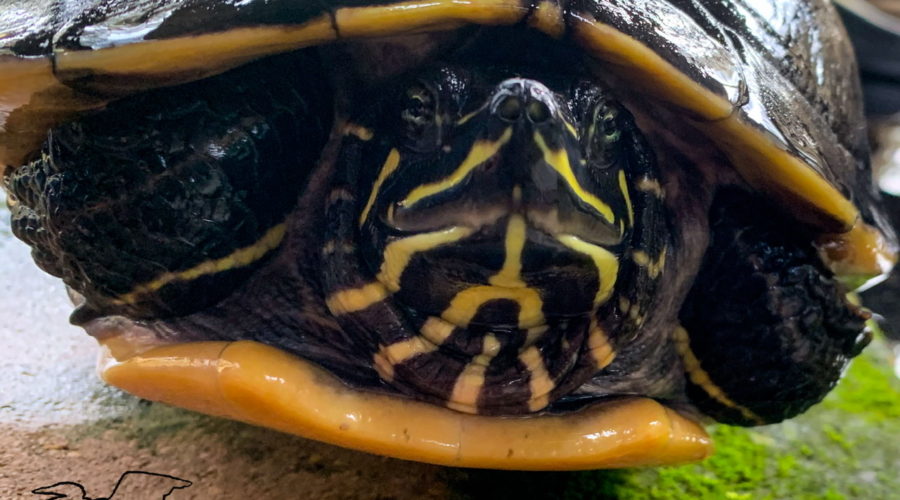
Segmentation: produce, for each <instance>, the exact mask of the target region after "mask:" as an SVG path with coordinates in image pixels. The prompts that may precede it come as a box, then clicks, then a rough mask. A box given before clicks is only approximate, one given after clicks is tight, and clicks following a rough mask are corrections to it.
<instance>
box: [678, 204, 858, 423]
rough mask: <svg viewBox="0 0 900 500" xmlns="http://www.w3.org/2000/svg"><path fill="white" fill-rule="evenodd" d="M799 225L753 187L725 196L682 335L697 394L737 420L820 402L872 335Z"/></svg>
mask: <svg viewBox="0 0 900 500" xmlns="http://www.w3.org/2000/svg"><path fill="white" fill-rule="evenodd" d="M811 241H812V237H811V235H810V234H809V233H807V231H806V230H805V229H804V228H802V227H799V226H798V224H796V223H793V222H791V221H789V220H787V219H786V218H785V217H784V215H783V214H780V213H779V212H777V211H776V210H774V209H772V208H769V207H768V206H767V205H766V201H765V200H764V199H762V198H757V197H754V196H752V195H749V194H746V193H743V192H731V191H729V192H727V193H723V194H722V195H720V196H719V197H717V199H716V201H715V202H714V204H713V208H712V210H711V211H710V243H709V248H708V249H707V252H706V256H705V257H704V261H703V265H702V267H701V269H700V271H699V274H698V275H697V279H696V281H695V282H694V286H693V288H692V290H691V292H690V293H689V295H688V298H687V300H686V301H685V304H684V306H683V307H682V310H681V313H680V320H681V324H682V325H683V328H678V329H676V333H675V338H674V340H675V344H676V347H678V351H679V353H680V354H681V358H682V361H683V364H684V368H685V373H686V378H687V393H688V396H689V397H690V398H691V400H692V402H693V403H694V404H695V405H696V406H697V407H698V408H699V409H700V410H701V411H703V412H704V413H706V414H707V415H709V416H711V417H713V418H714V419H716V420H718V421H720V422H723V423H728V424H738V425H760V424H766V423H774V422H779V421H781V420H784V419H787V418H790V417H793V416H795V415H797V414H800V413H802V412H804V411H805V410H806V409H808V408H809V407H810V406H812V405H814V404H816V403H818V402H819V401H821V400H822V398H824V397H825V395H826V394H827V393H828V392H829V391H830V390H831V389H832V388H833V387H834V386H835V384H836V383H837V381H838V379H839V378H840V376H841V374H842V373H843V371H844V368H845V367H846V365H847V363H848V362H849V360H850V358H852V357H853V356H855V355H857V354H858V353H859V352H860V351H861V349H862V348H863V347H864V346H865V345H866V344H867V343H868V340H869V336H868V333H867V332H866V329H865V320H866V319H867V317H868V313H867V312H866V311H865V310H863V309H862V308H859V307H856V306H854V305H852V304H850V303H849V302H848V301H847V299H846V292H847V291H846V290H845V289H844V288H843V287H842V285H841V284H840V283H839V282H838V281H836V279H835V278H834V277H833V276H832V274H831V273H830V272H829V271H828V270H827V269H826V268H825V267H824V266H823V265H822V263H821V261H820V260H819V257H818V255H817V253H816V250H815V248H814V247H813V245H812V243H811Z"/></svg>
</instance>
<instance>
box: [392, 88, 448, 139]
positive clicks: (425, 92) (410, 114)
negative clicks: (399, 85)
mask: <svg viewBox="0 0 900 500" xmlns="http://www.w3.org/2000/svg"><path fill="white" fill-rule="evenodd" d="M401 106H402V108H401V109H402V111H401V112H400V119H401V122H402V128H403V134H404V135H405V137H406V139H407V140H408V145H409V146H410V147H411V148H412V149H414V150H417V151H421V150H430V149H433V148H435V147H436V146H437V145H438V139H439V138H440V133H439V130H438V129H439V127H438V124H437V120H436V119H435V117H436V116H437V112H438V109H437V97H436V96H435V92H434V91H433V90H432V89H431V88H430V87H429V86H427V85H425V84H424V83H422V82H416V83H414V84H413V85H411V86H409V87H408V88H407V89H406V92H405V93H404V94H403V97H402V105H401Z"/></svg>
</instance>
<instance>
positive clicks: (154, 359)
mask: <svg viewBox="0 0 900 500" xmlns="http://www.w3.org/2000/svg"><path fill="white" fill-rule="evenodd" d="M108 333H109V335H108V336H107V337H106V338H104V339H101V340H100V342H101V345H102V347H103V349H102V354H101V359H100V361H99V363H98V368H99V371H100V374H101V376H102V378H103V379H104V380H105V381H106V382H107V383H109V384H111V385H114V386H116V387H119V388H122V389H124V390H126V391H128V392H130V393H132V394H135V395H137V396H139V397H143V398H145V399H149V400H154V401H162V402H165V403H168V404H173V405H176V406H180V407H183V408H188V409H192V410H196V411H200V412H204V413H207V414H212V415H219V416H224V417H229V418H232V419H236V420H240V421H244V422H247V423H251V424H255V425H262V426H266V427H270V428H274V429H277V430H280V431H283V432H287V433H291V434H296V435H300V436H303V437H307V438H311V439H316V440H320V441H325V442H329V443H332V444H336V445H339V446H344V447H349V448H354V449H358V450H362V451H366V452H371V453H377V454H382V455H388V456H393V457H396V458H401V459H407V460H417V461H423V462H429V463H434V464H439V465H447V466H458V467H477V468H495V469H517V470H583V469H596V468H615V467H633V466H645V465H670V464H678V463H685V462H692V461H697V460H702V459H703V458H705V457H707V456H709V455H710V454H711V453H712V442H711V440H710V438H709V436H708V435H707V434H706V432H705V431H704V430H703V428H702V427H701V426H700V425H698V424H697V423H695V422H693V421H691V420H689V419H687V418H685V417H684V416H682V415H680V414H679V413H677V412H675V411H673V410H671V409H669V408H667V407H665V406H663V405H661V404H659V403H657V402H655V401H654V400H651V399H649V398H641V397H627V398H619V399H610V400H605V401H602V402H600V403H597V404H594V405H592V406H590V407H586V408H583V409H582V410H579V411H576V412H572V413H567V414H562V415H552V414H541V415H534V416H530V417H528V418H497V417H486V416H480V415H468V414H463V413H459V412H455V411H453V410H449V409H446V408H441V407H437V406H433V405H429V404H426V403H422V402H417V401H412V400H409V399H403V398H401V397H398V396H392V395H384V394H378V393H372V392H363V391H359V390H356V389H352V388H349V387H348V386H346V385H344V384H343V383H342V382H340V381H339V380H338V379H337V378H335V377H334V376H333V375H331V374H329V373H327V372H326V371H324V370H322V369H321V368H318V367H317V366H315V365H313V364H312V363H310V362H308V361H305V360H303V359H301V358H298V357H295V356H293V355H291V354H288V353H286V352H284V351H281V350H279V349H276V348H274V347H270V346H267V345H264V344H261V343H257V342H253V341H236V342H221V341H207V342H193V343H179V344H164V345H159V344H158V341H155V342H150V343H148V342H147V341H146V340H144V339H142V335H141V334H140V331H139V329H137V330H120V331H117V332H108Z"/></svg>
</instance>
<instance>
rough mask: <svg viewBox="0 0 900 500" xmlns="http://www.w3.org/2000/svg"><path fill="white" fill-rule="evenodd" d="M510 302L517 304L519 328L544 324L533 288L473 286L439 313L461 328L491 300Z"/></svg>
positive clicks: (542, 303)
mask: <svg viewBox="0 0 900 500" xmlns="http://www.w3.org/2000/svg"><path fill="white" fill-rule="evenodd" d="M500 299H506V300H512V301H514V302H516V303H518V304H519V318H518V320H519V328H532V327H535V326H539V325H543V324H544V313H543V311H542V310H541V308H542V307H543V305H544V302H543V301H542V300H541V296H540V294H539V293H538V292H537V291H536V290H534V289H533V288H506V287H500V286H474V287H471V288H467V289H465V290H463V291H461V292H459V293H458V294H456V296H455V297H453V300H452V301H450V306H449V307H447V309H445V310H444V312H443V313H441V317H442V318H444V319H445V320H446V321H449V322H450V323H453V324H454V325H458V326H461V327H466V326H469V322H471V321H472V318H474V317H475V315H476V314H477V313H478V309H479V308H480V307H481V306H482V305H484V304H485V303H487V302H489V301H491V300H500Z"/></svg>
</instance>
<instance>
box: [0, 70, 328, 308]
mask: <svg viewBox="0 0 900 500" xmlns="http://www.w3.org/2000/svg"><path fill="white" fill-rule="evenodd" d="M315 64H316V62H315V59H314V58H311V57H303V56H297V55H288V56H280V57H278V58H276V59H274V60H269V61H265V62H264V63H259V64H254V65H250V66H247V67H245V68H241V69H238V70H235V71H233V72H231V73H229V74H226V75H223V76H221V77H219V78H217V79H215V80H213V81H210V82H199V83H195V84H187V85H184V86H181V87H177V88H175V89H161V90H158V91H155V92H151V93H148V94H146V95H142V96H139V97H136V98H133V99H129V100H124V101H119V102H116V103H114V104H111V105H110V106H109V107H108V108H107V109H106V110H104V111H103V112H102V113H98V114H96V115H91V116H85V117H83V118H81V119H80V120H78V121H75V122H71V123H68V124H66V125H63V126H61V127H59V128H57V129H55V130H53V131H51V133H50V135H49V138H48V141H47V145H46V146H45V148H44V153H43V155H42V157H41V158H40V159H38V160H36V161H34V162H32V163H31V164H29V165H25V166H23V167H21V168H19V169H18V170H16V172H15V173H14V174H13V175H12V176H11V177H10V178H8V179H7V182H8V187H9V192H10V195H11V199H12V200H13V206H12V219H13V222H12V229H13V232H14V233H15V234H16V236H18V237H19V238H21V239H22V240H24V241H25V242H26V243H28V244H30V245H31V246H32V247H33V256H34V258H35V261H36V262H37V263H38V265H39V266H41V268H42V269H44V270H45V271H47V272H49V273H50V274H53V275H55V276H59V277H61V278H63V281H65V283H66V284H67V285H69V286H70V287H72V288H73V289H75V290H77V291H78V292H79V293H80V294H82V295H83V296H84V297H85V299H86V303H85V304H84V305H83V306H82V307H81V308H80V309H79V311H78V312H77V313H76V316H75V321H76V322H77V323H80V322H83V321H86V320H89V319H92V318H93V317H97V316H101V315H107V314H127V315H128V316H131V317H136V318H148V317H166V316H172V315H181V314H186V313H189V312H193V311H196V310H199V309H202V308H204V307H206V306H208V305H210V304H213V303H215V302H216V301H218V300H220V299H222V298H223V297H224V296H226V295H227V294H228V293H230V292H231V291H232V290H233V289H234V287H235V286H237V285H238V284H239V283H240V282H242V281H244V280H245V279H246V277H247V275H248V273H249V272H250V271H251V270H252V269H254V268H255V267H256V266H253V265H251V266H245V267H242V268H240V269H235V270H230V271H226V272H223V273H217V274H215V275H210V276H205V277H201V278H200V279H196V280H191V281H180V282H173V283H171V284H169V285H166V286H164V287H162V288H161V289H160V290H158V291H156V292H148V293H141V294H139V297H138V298H137V299H136V300H135V301H133V302H132V303H128V304H120V303H117V302H116V300H117V299H118V298H120V297H122V296H123V295H125V294H128V293H129V292H132V290H134V289H135V288H136V287H138V286H140V285H142V284H146V283H149V282H151V281H153V280H154V279H156V278H157V277H159V276H161V275H163V274H164V273H167V272H178V271H184V270H187V269H190V268H192V267H193V266H195V265H197V264H199V263H201V262H202V261H204V260H210V259H220V258H223V257H226V256H228V255H229V254H230V253H232V252H233V251H234V250H235V249H238V248H242V247H246V246H249V245H252V244H254V243H255V242H256V241H257V240H259V239H260V238H261V237H262V236H263V235H264V234H265V233H266V232H267V231H269V230H270V229H271V228H272V227H273V226H276V225H278V224H280V223H282V222H283V221H284V219H285V217H286V216H287V213H288V212H289V211H290V210H291V209H292V208H293V207H294V205H295V203H296V197H297V194H298V192H299V191H300V189H302V186H303V185H304V184H305V183H306V182H307V177H308V175H309V172H310V169H311V167H312V165H313V164H314V163H315V160H316V158H317V157H318V155H319V152H320V151H321V148H322V145H323V144H324V141H325V137H326V134H327V131H328V129H329V128H330V119H329V116H330V113H331V107H330V106H329V105H328V96H327V91H326V90H325V89H324V88H323V87H322V86H321V85H315V86H314V85H310V84H309V83H307V84H304V83H303V79H302V77H301V76H299V75H302V72H303V71H305V70H308V69H309V68H310V67H313V66H314V65H315ZM290 75H297V76H295V77H293V78H290ZM285 76H288V78H285ZM262 82H265V83H262ZM260 262H261V261H260Z"/></svg>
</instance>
